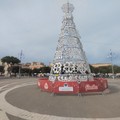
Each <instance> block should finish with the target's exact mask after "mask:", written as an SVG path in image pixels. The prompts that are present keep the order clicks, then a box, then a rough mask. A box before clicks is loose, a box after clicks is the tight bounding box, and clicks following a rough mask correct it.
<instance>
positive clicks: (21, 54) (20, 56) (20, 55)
mask: <svg viewBox="0 0 120 120" xmlns="http://www.w3.org/2000/svg"><path fill="white" fill-rule="evenodd" d="M22 57H23V52H22V50H21V52H20V54H19V59H20V63H21V61H22ZM20 77H21V65H20V64H19V78H20Z"/></svg>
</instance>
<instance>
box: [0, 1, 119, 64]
mask: <svg viewBox="0 0 120 120" xmlns="http://www.w3.org/2000/svg"><path fill="white" fill-rule="evenodd" d="M65 2H66V0H50V1H49V0H34V1H33V0H17V1H16V0H11V1H9V0H5V1H0V15H1V19H0V57H4V56H6V55H13V56H18V53H19V52H20V51H21V50H23V52H24V54H25V58H24V60H23V62H27V61H42V62H45V63H49V62H51V61H52V60H53V57H54V53H55V49H56V46H57V41H58V39H59V34H60V29H61V25H62V17H63V12H62V10H61V6H62V4H64V3H65ZM69 2H71V3H72V4H73V5H74V7H75V10H74V12H73V16H74V22H75V24H76V28H77V30H78V31H79V33H80V35H81V42H82V44H83V48H84V50H85V52H86V55H87V58H88V61H89V62H90V63H97V62H108V61H107V60H106V56H107V54H108V52H109V50H110V49H112V51H113V52H114V53H117V54H119V51H120V49H119V45H120V42H119V38H120V34H119V31H120V23H119V21H120V16H119V12H120V7H119V4H120V1H119V0H69ZM115 63H117V64H120V62H119V57H117V58H116V60H115Z"/></svg>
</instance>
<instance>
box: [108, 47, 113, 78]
mask: <svg viewBox="0 0 120 120" xmlns="http://www.w3.org/2000/svg"><path fill="white" fill-rule="evenodd" d="M109 58H110V60H111V67H112V74H113V79H114V66H113V53H112V50H111V49H110V55H109Z"/></svg>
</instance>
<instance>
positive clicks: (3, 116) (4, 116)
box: [0, 111, 9, 120]
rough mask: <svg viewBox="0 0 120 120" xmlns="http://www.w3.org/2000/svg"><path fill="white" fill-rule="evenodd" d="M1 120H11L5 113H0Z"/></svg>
mask: <svg viewBox="0 0 120 120" xmlns="http://www.w3.org/2000/svg"><path fill="white" fill-rule="evenodd" d="M0 120H9V119H8V117H7V115H6V113H5V112H3V111H0Z"/></svg>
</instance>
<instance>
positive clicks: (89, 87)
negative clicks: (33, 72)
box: [38, 78, 108, 94]
mask: <svg viewBox="0 0 120 120" xmlns="http://www.w3.org/2000/svg"><path fill="white" fill-rule="evenodd" d="M38 87H39V88H40V89H41V90H42V91H46V92H51V93H56V94H59V93H62V94H79V93H89V92H103V91H104V90H106V89H107V88H108V82H107V80H106V79H103V78H97V79H94V80H89V81H81V82H80V83H78V82H77V81H74V82H73V81H68V82H65V81H64V82H63V81H55V82H52V81H49V80H48V78H42V79H39V80H38Z"/></svg>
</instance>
